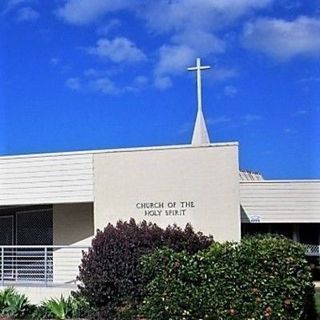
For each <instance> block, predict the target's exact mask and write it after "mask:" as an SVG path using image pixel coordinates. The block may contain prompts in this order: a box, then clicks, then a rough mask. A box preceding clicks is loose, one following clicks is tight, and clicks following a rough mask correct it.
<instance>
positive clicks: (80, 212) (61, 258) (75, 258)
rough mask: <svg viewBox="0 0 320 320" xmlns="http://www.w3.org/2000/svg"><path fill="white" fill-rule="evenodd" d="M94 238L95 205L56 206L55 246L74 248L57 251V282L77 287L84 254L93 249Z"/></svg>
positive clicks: (55, 260) (55, 267) (55, 270)
mask: <svg viewBox="0 0 320 320" xmlns="http://www.w3.org/2000/svg"><path fill="white" fill-rule="evenodd" d="M93 235H94V225H93V204H92V203H73V204H56V205H53V244H54V245H58V246H60V245H61V246H69V245H71V247H66V248H58V249H54V252H53V281H54V282H55V283H61V284H72V283H73V284H74V283H75V280H76V276H77V275H78V273H79V265H80V263H81V259H82V252H83V251H86V247H89V246H90V245H91V239H92V237H93ZM72 246H76V247H72ZM79 246H81V247H82V248H79Z"/></svg>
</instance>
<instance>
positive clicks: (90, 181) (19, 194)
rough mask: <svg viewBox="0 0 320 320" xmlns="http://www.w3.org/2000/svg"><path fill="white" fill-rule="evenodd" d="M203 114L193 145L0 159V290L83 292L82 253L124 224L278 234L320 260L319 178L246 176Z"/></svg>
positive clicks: (220, 237) (228, 237)
mask: <svg viewBox="0 0 320 320" xmlns="http://www.w3.org/2000/svg"><path fill="white" fill-rule="evenodd" d="M208 68H209V67H207V66H201V64H200V59H197V64H196V67H193V68H189V70H191V71H196V74H197V93H198V111H197V116H196V121H195V126H194V132H193V137H192V143H191V144H190V145H177V146H161V147H146V148H129V149H115V150H91V151H80V152H61V153H49V154H31V155H19V156H2V157H0V188H1V192H0V260H1V261H0V285H2V286H7V285H17V284H18V285H19V286H20V288H21V289H23V290H25V292H27V293H28V294H30V292H31V295H32V294H33V295H34V301H36V300H37V299H39V297H42V298H44V296H46V295H47V296H49V295H51V296H52V295H60V294H61V293H63V292H69V291H70V290H72V289H74V288H75V279H76V275H77V270H78V265H79V263H80V259H81V251H82V250H86V249H87V248H88V246H90V242H91V239H92V237H93V236H94V234H95V231H96V230H97V229H103V228H104V227H105V226H106V225H107V224H108V223H109V222H111V223H116V222H117V221H118V220H120V219H121V220H129V219H130V218H134V219H135V220H136V221H142V220H147V221H151V222H154V223H156V224H158V225H159V226H162V227H166V226H167V225H172V224H177V225H179V226H181V227H184V226H185V225H186V224H187V223H191V225H192V226H193V228H194V229H195V230H196V231H201V232H203V233H205V234H212V235H213V236H214V239H215V240H216V241H240V240H241V236H242V235H244V234H252V233H256V232H260V233H264V232H274V233H280V234H283V235H286V236H288V237H290V238H292V239H293V240H295V241H299V242H302V243H305V244H308V251H307V254H309V255H314V256H319V255H320V254H319V244H320V201H319V199H320V180H295V181H292V180H264V179H263V176H262V175H261V174H259V173H254V172H250V171H242V170H240V169H239V145H238V143H237V142H229V143H211V142H210V140H209V136H208V132H207V129H206V124H205V119H204V116H203V112H202V99H201V71H202V70H205V69H208Z"/></svg>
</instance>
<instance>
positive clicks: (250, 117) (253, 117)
mask: <svg viewBox="0 0 320 320" xmlns="http://www.w3.org/2000/svg"><path fill="white" fill-rule="evenodd" d="M240 120H241V121H242V124H243V125H248V124H250V123H252V122H256V121H260V120H262V117H261V116H259V115H257V114H251V113H247V114H246V115H244V116H242V117H241V118H240Z"/></svg>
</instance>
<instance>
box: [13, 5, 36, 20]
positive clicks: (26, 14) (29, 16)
mask: <svg viewBox="0 0 320 320" xmlns="http://www.w3.org/2000/svg"><path fill="white" fill-rule="evenodd" d="M39 17H40V14H39V13H38V12H37V11H36V10H34V9H32V8H31V7H24V8H21V9H19V10H18V12H17V18H16V20H17V21H18V22H23V21H32V20H37V19H38V18H39Z"/></svg>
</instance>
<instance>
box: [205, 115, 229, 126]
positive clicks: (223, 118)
mask: <svg viewBox="0 0 320 320" xmlns="http://www.w3.org/2000/svg"><path fill="white" fill-rule="evenodd" d="M230 122H231V118H229V117H226V116H220V117H217V118H209V119H208V120H207V124H208V125H217V124H226V123H230Z"/></svg>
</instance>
